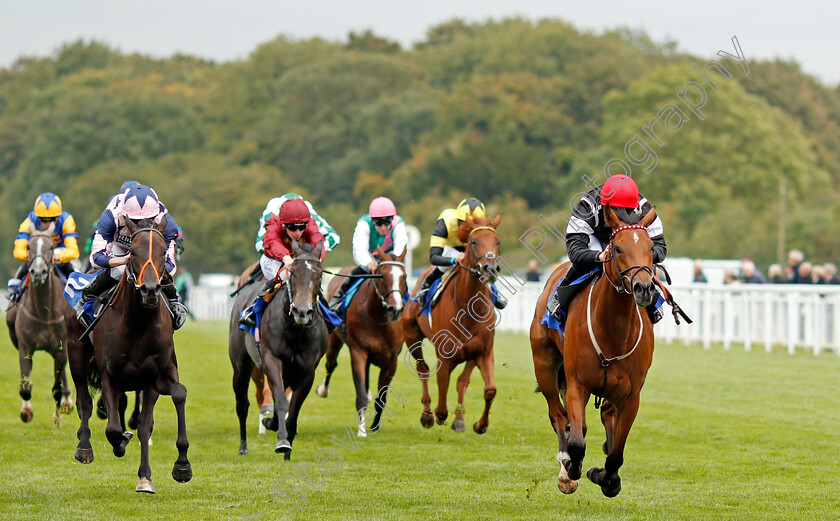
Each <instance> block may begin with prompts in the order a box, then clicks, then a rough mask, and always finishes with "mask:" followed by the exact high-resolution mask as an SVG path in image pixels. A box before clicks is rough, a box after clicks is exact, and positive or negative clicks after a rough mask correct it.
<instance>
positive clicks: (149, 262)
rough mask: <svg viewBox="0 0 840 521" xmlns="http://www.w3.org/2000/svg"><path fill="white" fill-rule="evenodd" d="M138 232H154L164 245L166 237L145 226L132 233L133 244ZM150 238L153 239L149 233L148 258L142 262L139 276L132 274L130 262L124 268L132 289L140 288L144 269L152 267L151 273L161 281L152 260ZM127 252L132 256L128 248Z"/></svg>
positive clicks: (158, 231) (156, 230)
mask: <svg viewBox="0 0 840 521" xmlns="http://www.w3.org/2000/svg"><path fill="white" fill-rule="evenodd" d="M140 232H154V233H156V234H158V235H160V238H161V239H163V242H164V243H166V237H164V236H163V233H161V231H160V230H158V229H157V228H154V227H152V226H147V227H145V228H140V229H138V230H134V233H132V234H131V242H134V237H136V236H137V234H138V233H140ZM152 238H153V236H152V234H151V233H150V234H149V258H148V259H146V262H144V263H143V266H142V267H141V268H140V274H139V275H135V274H134V270H133V269H132V268H131V262H128V263H127V266H126V272H127V273H128V277H127V278H128V281H129V282H131V283H132V284H134V287H135V288H138V289H139V288H140V281H141V280H143V273H144V272H145V271H146V267H148V266H151V267H152V271H154V272H155V275H156V276H157V280H158V281H160V280H162V279H163V275H161V274H160V272H158V269H157V266H155V263H154V261H153V260H152V251H154V249H153V248H152ZM128 252H129V254H130V255H133V252H132V251H131V248H130V247H129V249H128Z"/></svg>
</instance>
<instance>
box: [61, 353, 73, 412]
mask: <svg viewBox="0 0 840 521" xmlns="http://www.w3.org/2000/svg"><path fill="white" fill-rule="evenodd" d="M65 348H66V344H65V345H62V347H61V352H62V353H63V354H64V365H63V366H62V368H61V402H60V403H59V411H60V412H61V414H70V413H72V412H73V407H74V405H73V399H72V398H71V397H70V394H71V393H70V385H68V383H67V351H66V349H65Z"/></svg>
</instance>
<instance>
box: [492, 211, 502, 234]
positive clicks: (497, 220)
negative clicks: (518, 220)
mask: <svg viewBox="0 0 840 521" xmlns="http://www.w3.org/2000/svg"><path fill="white" fill-rule="evenodd" d="M501 222H502V212H499V213H498V214H496V218H495V219H493V220H492V221H490V226H492V227H493V229H494V230H495V229H496V228H498V227H499V224H500V223H501Z"/></svg>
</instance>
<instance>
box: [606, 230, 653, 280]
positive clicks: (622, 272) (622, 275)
mask: <svg viewBox="0 0 840 521" xmlns="http://www.w3.org/2000/svg"><path fill="white" fill-rule="evenodd" d="M625 230H644V231H645V232H647V227H645V226H643V225H641V224H627V225H624V226H619V227H618V228H616V229H615V230H613V232H612V234H611V235H610V243H609V247H610V257H609V258H608V259H607V260H604V261H599V262H601V263H603V264H606V263H607V262H609V263H610V265H611V266H612V267H613V269H614V270H615V272H616V273H618V277H619V279H620V280H619V283H618V284H616V283H615V282H613V280H612V279H611V278H610V274H609V273H607V270H604V276H605V277H606V278H607V280H608V281H609V283H610V285H611V286H612V287H613V288H614V289H615V290H616V291H617V292H619V293H626V294H628V295H632V294H633V280H634V279H635V278H636V275H638V274H639V272H640V271H644V272H647V273H648V274H650V276H651V277H653V268H652V267H651V266H642V265H636V266H630V267H629V268H625V269H623V270H620V269H618V261H616V260H615V254H614V253H613V239H615V236H616V235H618V233H619V232H623V231H625ZM630 270H634V271H633V273H632V274H631V275H630V276H629V277H628V276H627V275H625V273H627V272H628V271H630Z"/></svg>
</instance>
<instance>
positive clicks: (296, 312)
mask: <svg viewBox="0 0 840 521" xmlns="http://www.w3.org/2000/svg"><path fill="white" fill-rule="evenodd" d="M292 318H294V319H295V323H296V324H297V325H299V326H302V327H309V326H310V325H312V321H313V320H314V319H315V310H314V309H313V308H312V306H308V307H300V306H296V305H293V306H292Z"/></svg>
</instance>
